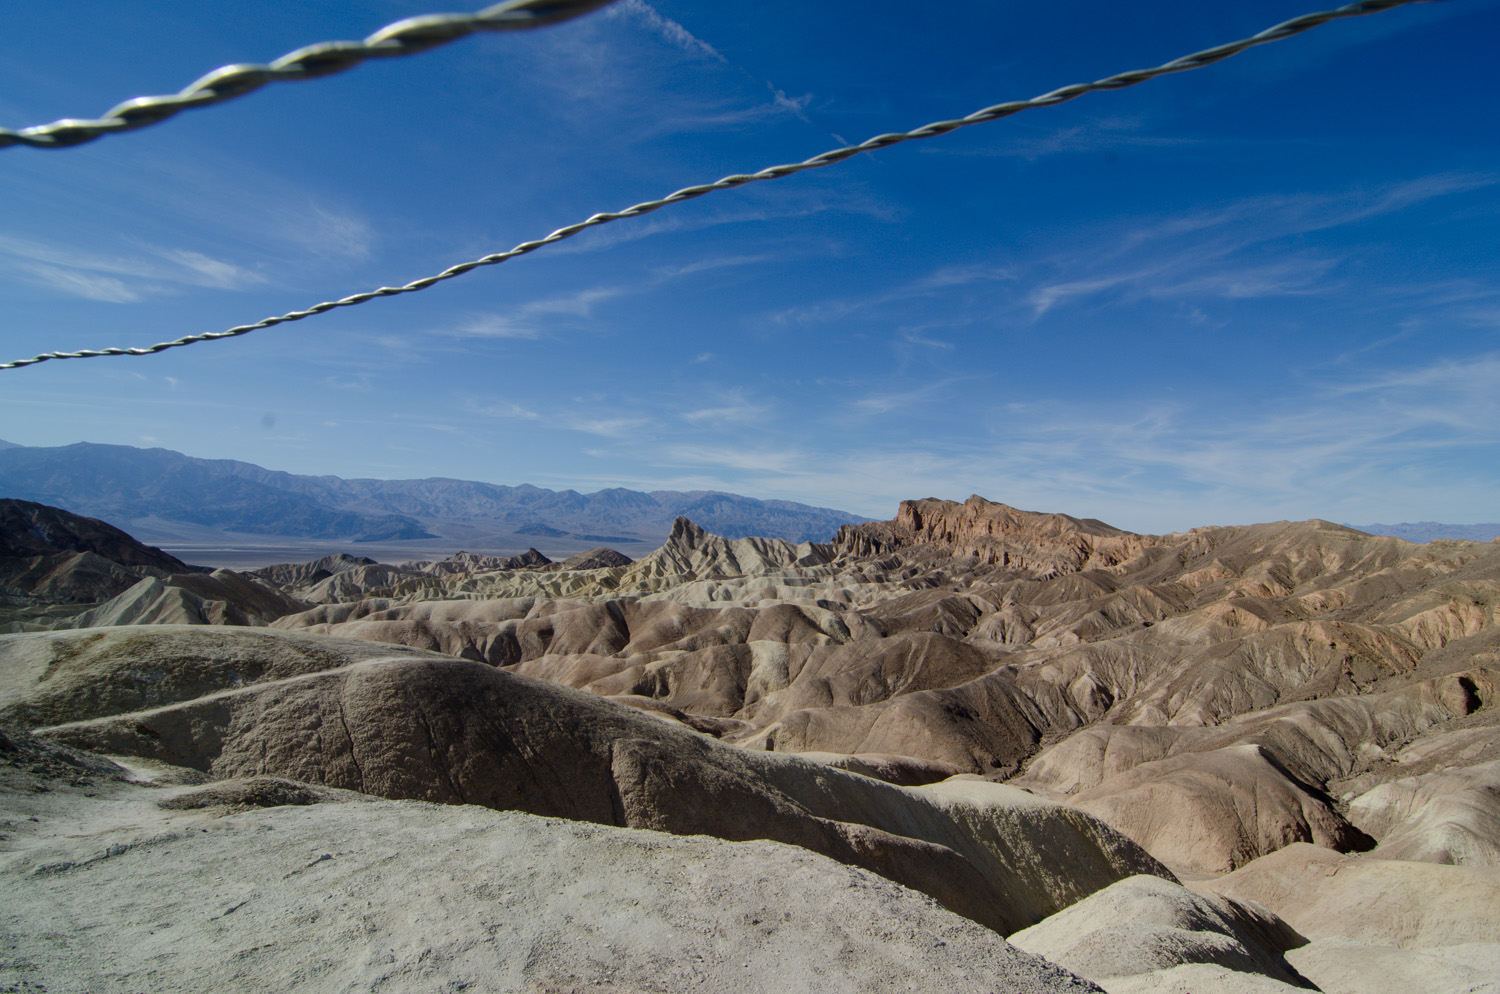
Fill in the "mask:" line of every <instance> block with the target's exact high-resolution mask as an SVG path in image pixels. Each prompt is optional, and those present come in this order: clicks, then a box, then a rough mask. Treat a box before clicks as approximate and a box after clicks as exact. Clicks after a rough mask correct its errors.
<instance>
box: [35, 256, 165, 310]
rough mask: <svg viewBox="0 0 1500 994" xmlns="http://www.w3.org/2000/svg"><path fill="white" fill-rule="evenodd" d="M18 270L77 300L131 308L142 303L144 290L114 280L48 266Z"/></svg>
mask: <svg viewBox="0 0 1500 994" xmlns="http://www.w3.org/2000/svg"><path fill="white" fill-rule="evenodd" d="M17 268H18V269H19V270H20V271H21V272H23V273H27V274H28V275H30V276H31V277H32V278H33V279H34V280H35V281H36V282H38V283H41V284H44V285H46V286H50V287H52V288H53V289H54V290H61V291H62V292H63V293H65V294H68V295H70V296H74V297H83V298H85V299H87V300H102V301H105V302H106V303H111V304H129V303H134V302H135V301H137V300H140V299H141V296H142V294H141V288H138V287H131V286H127V285H126V284H125V281H124V280H121V279H117V278H116V277H113V276H100V275H98V274H95V273H90V272H86V271H84V270H81V269H68V268H64V267H62V266H49V265H47V264H46V263H44V262H22V263H19V264H18V265H17Z"/></svg>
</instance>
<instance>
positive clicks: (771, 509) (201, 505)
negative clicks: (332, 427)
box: [0, 441, 869, 549]
mask: <svg viewBox="0 0 1500 994" xmlns="http://www.w3.org/2000/svg"><path fill="white" fill-rule="evenodd" d="M0 496H4V497H14V498H19V499H22V500H29V501H38V502H41V503H44V504H50V505H53V506H56V507H61V508H65V509H67V510H69V511H72V512H74V513H76V514H83V515H87V516H89V517H94V518H101V519H103V520H105V521H110V522H113V523H115V524H117V525H119V526H120V527H124V528H128V529H129V530H130V531H131V533H132V534H135V535H139V536H145V537H147V539H148V541H153V542H166V541H171V540H174V539H176V538H180V537H184V536H188V535H192V536H194V537H197V538H200V539H201V538H203V537H205V536H206V535H207V534H209V533H212V532H219V533H226V534H234V535H240V536H257V537H264V538H265V539H266V540H268V541H269V540H272V539H317V540H337V541H348V542H401V541H407V540H415V539H444V540H449V541H453V542H459V543H466V544H468V545H470V546H474V547H484V546H491V547H495V546H511V545H513V546H515V547H516V548H518V549H524V548H526V547H527V546H528V545H531V544H534V542H535V541H536V538H537V536H547V537H553V538H558V539H563V538H566V539H572V540H577V541H582V542H588V543H592V544H595V545H610V544H625V543H649V544H651V545H653V546H654V545H656V544H659V543H660V542H661V541H662V540H664V539H665V538H666V536H667V534H668V533H669V532H670V531H671V527H672V522H673V520H675V519H676V518H677V517H678V516H684V517H688V518H691V519H692V520H693V521H696V522H698V523H700V524H701V525H702V526H703V527H704V528H707V529H709V530H710V531H712V532H714V533H715V534H718V535H723V536H725V537H727V538H743V537H747V536H751V535H757V536H764V537H768V538H781V539H786V540H787V541H790V542H807V541H827V540H828V539H829V538H831V537H832V536H833V534H834V532H836V531H838V529H839V526H840V525H843V524H849V523H858V522H861V521H867V520H869V519H867V518H863V517H860V516H859V515H857V514H850V513H849V512H847V511H839V510H835V509H832V508H826V507H811V506H808V505H806V504H798V503H794V502H792V501H781V500H756V499H754V498H751V497H743V496H740V495H738V494H730V493H720V492H717V491H688V492H679V491H672V490H659V491H654V492H652V493H642V492H640V491H636V490H626V489H623V488H618V487H617V488H612V489H608V490H600V491H598V492H597V493H592V494H580V493H578V492H577V491H574V490H563V491H556V490H547V489H544V488H541V487H533V486H530V485H528V484H523V485H521V486H516V487H510V486H502V485H498V484H492V483H479V482H475V481H472V480H451V479H444V478H432V479H425V480H345V479H341V478H339V477H337V476H298V475H295V474H292V473H282V472H277V471H275V470H268V469H265V468H263V467H261V466H256V465H254V464H252V463H246V462H237V461H235V460H232V459H196V458H193V457H191V456H186V455H183V454H182V453H180V452H173V451H171V450H169V449H140V448H135V447H133V446H128V445H96V444H93V443H89V442H79V443H77V444H74V445H63V446H57V447H35V446H24V445H16V444H14V443H10V442H5V441H0Z"/></svg>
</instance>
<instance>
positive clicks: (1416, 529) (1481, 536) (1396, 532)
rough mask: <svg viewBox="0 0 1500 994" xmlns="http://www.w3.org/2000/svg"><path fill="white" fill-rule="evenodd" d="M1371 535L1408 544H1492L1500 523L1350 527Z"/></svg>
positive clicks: (1410, 523)
mask: <svg viewBox="0 0 1500 994" xmlns="http://www.w3.org/2000/svg"><path fill="white" fill-rule="evenodd" d="M1346 527H1349V528H1358V529H1359V530H1360V531H1362V532H1369V533H1370V534H1371V535H1389V536H1391V537H1392V538H1404V539H1406V540H1407V541H1408V542H1431V541H1433V540H1435V539H1440V538H1458V539H1463V540H1465V541H1468V542H1490V541H1493V540H1494V539H1496V538H1500V522H1495V521H1491V522H1488V523H1481V524H1477V525H1445V524H1442V523H1441V522H1438V521H1404V522H1402V523H1401V524H1399V525H1350V524H1347V523H1346Z"/></svg>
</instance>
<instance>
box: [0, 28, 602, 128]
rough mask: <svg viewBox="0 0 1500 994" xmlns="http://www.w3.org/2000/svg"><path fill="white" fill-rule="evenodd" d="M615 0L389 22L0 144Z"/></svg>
mask: <svg viewBox="0 0 1500 994" xmlns="http://www.w3.org/2000/svg"><path fill="white" fill-rule="evenodd" d="M611 3H614V0H508V2H506V3H499V4H496V5H495V6H493V7H486V8H485V9H484V10H481V11H479V12H478V13H475V14H426V15H423V16H421V17H408V18H406V19H405V20H401V21H397V22H395V23H394V24H387V25H386V26H385V27H383V28H381V29H380V30H379V31H377V32H375V33H374V34H372V35H370V37H368V38H366V39H365V40H364V41H325V42H319V43H318V44H316V45H306V46H304V47H302V48H299V49H297V50H296V51H295V52H288V53H287V54H286V55H283V56H282V57H281V58H279V59H277V60H276V61H275V62H272V63H271V64H270V65H258V64H253V63H237V64H235V65H231V66H222V67H220V68H218V69H215V70H214V71H213V72H211V73H209V74H208V75H207V76H204V77H203V78H202V79H200V80H198V81H197V82H195V83H193V84H191V85H190V86H188V87H187V88H186V89H184V90H182V91H181V92H178V93H172V94H167V95H165V96H157V97H136V98H134V99H133V100H127V101H125V102H124V103H122V104H120V105H119V106H117V107H115V108H113V109H111V110H108V111H106V112H105V114H104V116H103V117H100V118H96V119H94V120H83V119H79V118H65V119H63V120H61V121H53V122H52V123H51V124H39V125H36V126H35V127H31V128H21V129H20V130H19V131H13V130H11V129H10V128H0V148H7V147H9V146H11V145H30V146H32V147H34V148H67V147H69V146H72V145H81V144H83V143H84V142H89V141H93V140H94V139H95V138H99V137H101V136H103V135H108V134H114V133H116V132H119V131H133V130H134V129H136V128H144V127H145V126H146V125H148V124H155V123H157V122H158V121H165V120H166V119H167V118H169V117H172V116H173V115H174V114H177V113H179V112H180V111H184V110H188V109H189V108H192V107H208V106H211V105H213V104H219V103H223V102H224V101H226V100H233V99H234V98H235V97H242V96H244V95H245V94H247V93H250V92H251V91H253V90H258V89H260V88H261V87H262V86H265V85H266V84H267V83H283V82H288V81H291V80H299V79H318V78H320V77H323V76H331V75H333V74H334V73H339V72H343V71H344V70H345V69H352V68H354V67H355V66H357V65H359V64H360V63H361V62H364V61H365V60H366V59H388V58H392V57H393V56H397V55H414V54H415V53H417V52H425V51H427V50H428V49H430V48H436V47H437V46H439V45H446V44H447V43H448V42H450V41H457V40H458V39H459V38H464V37H466V36H468V35H471V34H475V33H476V32H480V31H521V30H525V29H527V28H539V27H544V26H546V25H548V24H556V23H558V22H559V21H566V20H571V19H572V18H574V17H578V16H580V15H583V14H587V13H589V12H590V11H593V10H597V9H598V8H600V7H603V6H606V5H608V4H611Z"/></svg>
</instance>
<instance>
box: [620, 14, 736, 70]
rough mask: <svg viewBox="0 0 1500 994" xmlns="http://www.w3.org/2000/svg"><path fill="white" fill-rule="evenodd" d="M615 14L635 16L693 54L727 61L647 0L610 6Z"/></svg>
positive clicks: (667, 39) (673, 43) (714, 49)
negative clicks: (646, 0)
mask: <svg viewBox="0 0 1500 994" xmlns="http://www.w3.org/2000/svg"><path fill="white" fill-rule="evenodd" d="M609 11H610V13H611V14H612V15H614V16H627V17H633V18H635V19H636V20H637V21H640V22H641V23H643V24H645V25H646V27H648V28H650V29H651V31H653V32H654V33H655V34H656V35H657V36H659V37H661V38H662V39H664V40H665V41H667V42H668V43H670V44H672V45H675V46H676V47H677V48H680V49H682V50H683V51H684V52H688V53H690V54H693V55H701V56H705V57H707V58H710V59H714V60H716V61H718V62H724V61H726V60H725V58H724V56H722V55H720V54H719V50H718V49H716V48H714V47H713V46H712V45H710V44H709V43H708V42H706V41H704V40H703V39H702V38H699V37H698V36H697V35H695V34H693V33H692V32H691V31H689V30H688V29H687V28H685V27H683V26H682V25H681V24H679V23H678V22H676V21H674V20H672V19H671V18H670V17H667V16H665V15H664V14H662V13H661V12H660V11H658V10H657V9H656V8H655V7H653V6H651V5H650V4H649V3H646V2H645V0H624V2H623V3H619V4H616V5H615V6H613V7H611V8H609Z"/></svg>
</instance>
